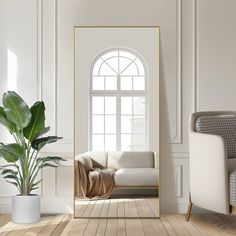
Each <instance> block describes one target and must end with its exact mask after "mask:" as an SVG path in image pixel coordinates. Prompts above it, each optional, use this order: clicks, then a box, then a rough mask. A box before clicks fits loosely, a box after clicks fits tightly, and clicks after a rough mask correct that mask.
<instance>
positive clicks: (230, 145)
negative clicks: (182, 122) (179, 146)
mask: <svg viewBox="0 0 236 236" xmlns="http://www.w3.org/2000/svg"><path fill="white" fill-rule="evenodd" d="M190 130H192V131H193V132H198V133H206V134H213V135H219V136H221V137H222V138H223V139H224V142H225V145H226V148H227V153H228V158H236V112H231V111H225V112H224V111H222V112H197V113H194V117H192V118H191V123H190Z"/></svg>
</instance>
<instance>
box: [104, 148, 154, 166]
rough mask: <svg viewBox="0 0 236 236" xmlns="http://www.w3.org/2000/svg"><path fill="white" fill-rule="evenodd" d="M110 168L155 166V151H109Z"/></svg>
mask: <svg viewBox="0 0 236 236" xmlns="http://www.w3.org/2000/svg"><path fill="white" fill-rule="evenodd" d="M107 158H108V164H107V166H108V168H112V169H115V170H118V169H121V168H153V167H154V153H153V152H108V155H107Z"/></svg>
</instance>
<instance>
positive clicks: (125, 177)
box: [115, 168, 158, 186]
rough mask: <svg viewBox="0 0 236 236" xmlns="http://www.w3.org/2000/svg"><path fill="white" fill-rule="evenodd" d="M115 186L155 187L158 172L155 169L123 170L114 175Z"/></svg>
mask: <svg viewBox="0 0 236 236" xmlns="http://www.w3.org/2000/svg"><path fill="white" fill-rule="evenodd" d="M115 184H116V186H157V185H158V170H157V169H155V168H124V169H119V170H117V171H116V173H115Z"/></svg>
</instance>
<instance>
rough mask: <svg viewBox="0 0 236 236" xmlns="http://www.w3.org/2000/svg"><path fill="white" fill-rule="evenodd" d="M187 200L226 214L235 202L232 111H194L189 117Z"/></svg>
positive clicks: (235, 122)
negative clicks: (188, 184) (188, 185)
mask: <svg viewBox="0 0 236 236" xmlns="http://www.w3.org/2000/svg"><path fill="white" fill-rule="evenodd" d="M189 152H190V201H189V208H188V212H187V215H186V220H187V221H188V220H189V218H190V214H191V209H192V205H193V204H195V205H197V206H199V207H202V208H206V209H208V210H212V211H215V212H219V213H223V214H227V213H230V212H232V211H233V210H234V209H235V208H234V206H236V112H231V111H222V112H217V111H212V112H196V113H193V114H192V115H191V117H190V130H189Z"/></svg>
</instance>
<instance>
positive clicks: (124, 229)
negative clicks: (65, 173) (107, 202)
mask: <svg viewBox="0 0 236 236" xmlns="http://www.w3.org/2000/svg"><path fill="white" fill-rule="evenodd" d="M6 235H7V236H60V235H62V236H78V235H87V236H93V235H94V236H95V235H100V236H104V235H107V236H110V235H112V236H114V235H117V236H120V235H127V236H133V235H135V236H139V235H140V236H144V235H147V236H154V235H155V236H156V235H158V236H168V235H170V236H171V235H175V236H176V235H177V236H230V235H231V236H232V235H236V216H235V215H221V214H194V215H192V216H191V219H190V221H189V222H186V221H185V219H184V215H165V216H162V217H161V219H73V218H72V217H71V216H69V215H50V216H43V217H42V218H41V220H40V222H39V223H36V224H30V225H27V224H20V225H18V224H14V223H12V222H11V220H10V216H9V215H3V214H0V236H6Z"/></svg>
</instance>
